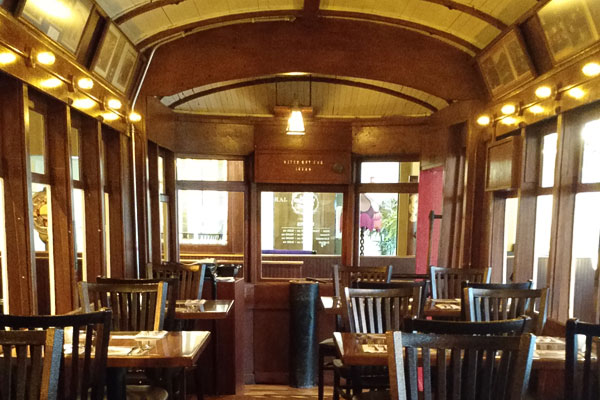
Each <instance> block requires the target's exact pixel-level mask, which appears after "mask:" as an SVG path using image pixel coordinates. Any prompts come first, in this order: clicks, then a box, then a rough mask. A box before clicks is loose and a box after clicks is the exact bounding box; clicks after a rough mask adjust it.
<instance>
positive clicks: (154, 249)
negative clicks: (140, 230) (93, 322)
mask: <svg viewBox="0 0 600 400" xmlns="http://www.w3.org/2000/svg"><path fill="white" fill-rule="evenodd" d="M158 156H159V154H158V145H157V144H156V143H153V142H148V188H149V192H150V201H149V202H148V203H149V207H150V210H149V214H150V217H149V220H148V228H149V229H148V242H149V243H150V245H149V246H148V247H149V250H150V260H151V261H152V263H153V264H160V262H161V254H160V240H161V237H160V207H161V205H160V198H159V196H160V193H159V187H158V186H159V185H158V180H159V178H158ZM166 228H167V227H165V229H166ZM140 267H143V265H140ZM141 270H142V271H145V268H141Z"/></svg>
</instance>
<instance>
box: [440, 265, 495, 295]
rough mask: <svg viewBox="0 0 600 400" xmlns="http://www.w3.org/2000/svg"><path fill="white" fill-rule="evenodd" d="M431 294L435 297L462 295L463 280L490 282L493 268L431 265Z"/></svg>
mask: <svg viewBox="0 0 600 400" xmlns="http://www.w3.org/2000/svg"><path fill="white" fill-rule="evenodd" d="M429 274H430V275H431V296H432V297H433V298H434V299H456V298H460V297H461V284H462V282H463V281H469V282H472V283H489V281H490V277H491V268H481V269H463V268H442V267H430V269H429Z"/></svg>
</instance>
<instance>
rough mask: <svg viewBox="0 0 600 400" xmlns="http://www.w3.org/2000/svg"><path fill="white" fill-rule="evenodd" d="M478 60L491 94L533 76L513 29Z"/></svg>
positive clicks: (495, 94)
mask: <svg viewBox="0 0 600 400" xmlns="http://www.w3.org/2000/svg"><path fill="white" fill-rule="evenodd" d="M478 61H479V68H480V69H481V74H482V75H483V78H484V79H485V83H486V84H487V87H488V89H489V90H490V92H491V93H492V95H493V96H497V95H499V94H503V93H506V92H507V91H508V90H510V89H512V88H514V87H516V86H517V85H520V84H522V83H523V82H525V81H527V80H529V79H532V78H533V76H534V72H533V67H532V64H531V61H530V60H529V56H528V55H527V53H525V49H524V46H523V43H522V40H521V37H520V36H519V34H518V33H517V31H516V30H514V29H513V30H511V31H510V32H508V33H507V34H506V35H505V36H504V37H503V38H502V39H500V40H499V41H498V42H497V43H496V44H495V45H493V46H492V47H491V48H490V49H489V50H487V51H486V52H485V53H484V54H482V55H481V56H480V57H479V59H478Z"/></svg>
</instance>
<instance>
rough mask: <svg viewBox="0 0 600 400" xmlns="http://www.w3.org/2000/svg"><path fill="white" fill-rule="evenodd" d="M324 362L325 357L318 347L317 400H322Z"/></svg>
mask: <svg viewBox="0 0 600 400" xmlns="http://www.w3.org/2000/svg"><path fill="white" fill-rule="evenodd" d="M324 362H325V355H324V354H323V352H322V351H321V348H320V347H319V377H318V388H319V389H318V390H319V392H318V393H319V396H318V397H319V400H323V385H324V383H323V373H324V371H323V363H324Z"/></svg>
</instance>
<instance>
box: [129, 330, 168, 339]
mask: <svg viewBox="0 0 600 400" xmlns="http://www.w3.org/2000/svg"><path fill="white" fill-rule="evenodd" d="M165 336H167V331H141V332H139V333H138V334H137V335H135V337H134V338H135V339H162V338H164V337H165Z"/></svg>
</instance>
